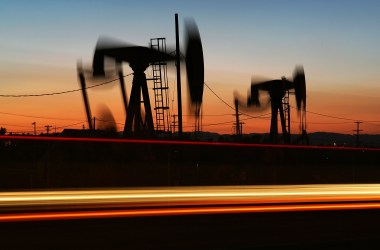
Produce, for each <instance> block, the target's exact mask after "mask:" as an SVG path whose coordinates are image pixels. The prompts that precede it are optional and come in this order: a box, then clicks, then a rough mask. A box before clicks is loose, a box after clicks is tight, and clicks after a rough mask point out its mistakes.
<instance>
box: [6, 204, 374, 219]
mask: <svg viewBox="0 0 380 250" xmlns="http://www.w3.org/2000/svg"><path fill="white" fill-rule="evenodd" d="M379 208H380V203H356V204H350V203H349V204H305V205H276V206H233V207H227V206H224V207H197V208H158V209H136V210H104V211H70V212H67V211H63V212H47V213H25V214H2V215H0V222H17V221H42V220H76V219H100V218H103V219H106V218H122V217H148V216H184V215H202V214H236V213H277V212H302V211H327V210H362V209H379Z"/></svg>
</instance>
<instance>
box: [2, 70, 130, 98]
mask: <svg viewBox="0 0 380 250" xmlns="http://www.w3.org/2000/svg"><path fill="white" fill-rule="evenodd" d="M132 74H133V73H130V74H127V75H125V76H123V77H127V76H130V75H132ZM119 79H120V78H116V79H112V80H110V81H107V82H103V83H99V84H96V85H93V86H88V87H86V88H85V89H92V88H96V87H100V86H103V85H106V84H109V83H111V82H114V81H117V80H119ZM81 90H82V89H73V90H66V91H60V92H52V93H42V94H21V95H0V97H17V98H18V97H39V96H52V95H61V94H67V93H72V92H77V91H81Z"/></svg>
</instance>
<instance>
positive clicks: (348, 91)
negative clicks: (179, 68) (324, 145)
mask: <svg viewBox="0 0 380 250" xmlns="http://www.w3.org/2000/svg"><path fill="white" fill-rule="evenodd" d="M175 13H178V14H179V19H180V20H179V21H180V33H181V36H180V39H182V38H183V23H184V18H185V17H193V18H194V19H195V21H196V22H197V24H198V28H199V31H200V35H201V38H202V43H203V51H204V62H205V82H206V84H207V85H208V86H209V87H210V88H211V89H212V90H213V91H214V92H215V93H217V94H218V95H219V96H220V97H221V98H222V99H223V100H225V101H226V102H227V103H229V104H230V105H232V104H233V99H234V91H236V92H238V93H239V94H240V95H241V96H243V97H246V96H247V91H248V89H249V88H250V84H251V77H254V78H257V79H279V78H281V77H282V76H285V77H288V78H291V76H292V73H293V70H294V68H295V66H296V65H303V67H304V69H305V75H306V84H307V110H308V111H309V113H307V121H308V124H307V130H308V132H316V131H326V132H340V133H346V134H352V133H354V132H353V130H354V129H355V128H356V125H355V123H354V122H355V121H356V120H360V121H363V123H362V124H361V129H363V132H362V133H368V134H380V28H379V27H380V25H379V24H380V14H379V13H380V1H378V0H374V1H370V0H363V1H359V0H357V1H353V0H329V1H327V0H325V1H314V0H299V1H298V0H294V1H291V0H288V1H286V0H283V1H280V0H277V1H274V0H272V1H271V0H265V1H264V0H260V1H259V0H250V1H248V0H247V1H231V0H229V1H216V0H215V1H211V0H200V1H157V0H156V1H125V0H124V1H121V0H120V1H116V0H108V1H90V0H88V1H85V0H79V1H78V0H77V1H74V0H73V1H69V0H66V1H38V0H36V1H17V0H12V1H7V0H2V1H1V6H0V95H13V94H15V95H17V94H41V93H51V92H59V91H66V90H73V89H78V88H79V84H78V79H77V70H76V65H77V61H78V60H82V61H83V62H84V63H85V64H88V65H89V64H90V62H91V60H92V56H93V52H94V48H95V44H96V41H97V39H98V37H99V36H100V35H107V36H110V37H115V38H117V39H119V40H122V41H126V42H130V43H133V44H137V45H142V46H148V43H149V41H150V39H151V38H156V37H166V39H167V40H166V41H167V44H168V45H174V43H175V33H174V31H175V29H174V14H175ZM182 47H183V46H182ZM131 72H132V71H131V69H130V68H129V67H128V65H127V64H126V65H125V67H124V73H125V74H129V73H131ZM146 73H147V76H149V75H151V72H150V70H147V71H146ZM185 76H186V75H185V73H184V72H183V87H182V89H183V93H182V94H183V98H184V99H185V102H186V100H187V93H186V92H187V89H186V80H185V79H186V78H185ZM125 80H126V82H127V92H128V94H130V85H131V81H132V77H131V76H129V77H126V79H125ZM175 82H176V78H175V70H174V68H173V67H171V68H169V87H170V102H171V103H173V104H176V98H175V96H174V95H173V93H174V91H175ZM150 87H152V86H150ZM88 95H89V99H90V104H91V108H92V113H93V115H94V116H97V115H98V114H99V108H100V107H101V105H107V106H108V107H109V109H110V110H111V111H112V113H113V115H114V117H115V120H116V121H117V123H118V128H119V129H122V128H123V123H124V122H125V113H124V110H123V107H122V99H121V94H120V89H119V88H118V86H117V82H116V83H115V84H114V87H113V88H99V89H91V90H89V91H88ZM152 98H153V96H151V99H152ZM173 98H174V99H173ZM293 99H294V97H292V101H291V102H292V105H293V106H295V104H294V100H293ZM204 100H205V101H204V104H203V120H202V123H203V131H211V132H218V133H226V134H227V133H232V131H233V130H232V123H233V121H234V117H233V114H234V111H233V110H232V109H231V108H230V107H228V106H227V105H226V104H224V103H223V102H221V101H220V100H219V99H218V98H217V97H216V96H215V95H214V94H213V93H212V92H211V91H210V90H209V89H208V88H205V92H204ZM187 111H188V110H187V109H186V108H185V109H184V113H185V115H186V116H184V130H185V131H191V130H193V123H194V121H193V120H192V119H191V118H190V117H189V116H187V115H188V112H187ZM243 112H244V113H247V114H249V115H251V116H257V115H263V114H267V113H270V110H269V109H267V110H262V111H259V110H250V111H249V110H244V111H243ZM175 113H176V105H175V106H174V107H173V110H172V114H175ZM316 113H318V114H321V115H317V114H316ZM292 114H293V115H292V121H293V123H292V132H298V118H297V115H296V110H292ZM322 115H324V116H322ZM328 116H330V117H328ZM265 117H266V118H265ZM268 117H269V115H267V116H264V119H263V117H261V118H260V119H259V118H255V119H247V118H248V117H247V116H242V117H241V118H242V119H247V120H244V122H245V124H244V128H243V132H244V133H263V132H269V125H270V120H269V119H267V118H268ZM332 117H335V118H332ZM85 120H86V118H85V111H84V107H83V102H82V96H81V93H80V92H74V93H69V94H62V95H55V96H44V97H19V98H11V97H0V126H1V127H6V128H7V130H8V131H9V132H12V131H13V132H30V133H31V132H32V131H33V126H32V123H33V122H36V123H37V129H38V130H39V131H40V132H43V131H45V128H44V126H46V125H51V126H53V129H54V127H57V130H58V131H61V130H62V129H63V128H64V127H68V128H82V126H83V125H85V126H87V124H86V122H85Z"/></svg>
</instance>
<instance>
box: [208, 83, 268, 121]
mask: <svg viewBox="0 0 380 250" xmlns="http://www.w3.org/2000/svg"><path fill="white" fill-rule="evenodd" d="M204 84H205V86H206V87H207V88H208V89H209V90H210V91H211V92H212V93H213V94H214V95H215V96H216V97H217V98H218V99H219V100H220V101H222V102H223V103H224V104H225V105H227V106H228V107H229V108H231V109H232V110H233V111H235V112H236V109H235V108H234V107H232V106H231V105H230V104H228V103H227V102H226V101H225V100H223V98H221V97H220V96H219V95H218V94H217V93H215V91H213V90H212V89H211V88H210V86H208V85H207V84H206V83H204ZM239 113H240V114H242V115H245V116H248V117H251V118H259V117H263V116H267V115H270V114H271V113H266V114H262V115H258V116H252V115H248V114H246V113H242V112H239Z"/></svg>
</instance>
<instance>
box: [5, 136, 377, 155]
mask: <svg viewBox="0 0 380 250" xmlns="http://www.w3.org/2000/svg"><path fill="white" fill-rule="evenodd" d="M0 140H32V141H33V140H34V141H61V142H92V143H94V142H99V143H124V144H156V145H196V146H221V147H246V148H280V149H282V148H283V149H286V148H288V149H314V150H315V149H325V150H348V151H363V152H364V151H378V152H380V148H365V147H343V146H304V145H281V144H252V143H230V142H195V141H169V140H140V139H119V138H86V137H82V138H80V137H53V136H24V135H2V136H0Z"/></svg>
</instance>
